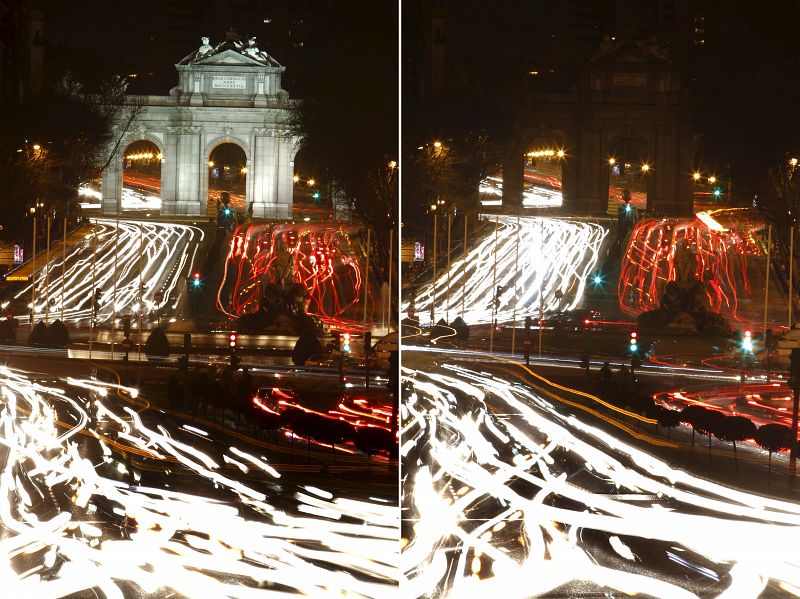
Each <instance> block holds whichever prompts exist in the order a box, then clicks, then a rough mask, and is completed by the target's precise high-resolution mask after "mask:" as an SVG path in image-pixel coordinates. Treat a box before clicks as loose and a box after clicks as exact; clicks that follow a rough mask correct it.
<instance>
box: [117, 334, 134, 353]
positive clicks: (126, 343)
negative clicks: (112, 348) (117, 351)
mask: <svg viewBox="0 0 800 599" xmlns="http://www.w3.org/2000/svg"><path fill="white" fill-rule="evenodd" d="M119 346H120V347H121V348H122V351H124V352H129V351H131V350H132V349H133V341H131V340H130V339H129V338H128V337H125V339H123V340H122V343H120V344H119Z"/></svg>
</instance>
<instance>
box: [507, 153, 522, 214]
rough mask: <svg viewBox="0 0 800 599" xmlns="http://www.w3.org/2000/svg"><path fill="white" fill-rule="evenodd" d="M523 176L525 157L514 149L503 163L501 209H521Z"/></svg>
mask: <svg viewBox="0 0 800 599" xmlns="http://www.w3.org/2000/svg"><path fill="white" fill-rule="evenodd" d="M524 176H525V156H524V155H523V153H522V150H521V149H519V148H516V147H515V148H514V152H513V154H512V155H511V157H510V158H508V159H507V160H506V161H505V162H504V163H503V208H505V209H507V210H512V211H516V210H518V209H520V208H522V191H523V189H524Z"/></svg>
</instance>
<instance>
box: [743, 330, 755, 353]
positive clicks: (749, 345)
mask: <svg viewBox="0 0 800 599" xmlns="http://www.w3.org/2000/svg"><path fill="white" fill-rule="evenodd" d="M742 350H743V351H753V333H752V332H751V331H750V330H749V329H748V330H746V331H745V332H744V337H742Z"/></svg>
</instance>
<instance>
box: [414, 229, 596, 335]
mask: <svg viewBox="0 0 800 599" xmlns="http://www.w3.org/2000/svg"><path fill="white" fill-rule="evenodd" d="M487 218H489V220H490V222H491V221H494V220H495V218H496V219H497V220H498V223H499V229H498V234H497V244H496V245H497V247H496V248H495V235H494V230H492V232H491V233H490V234H487V236H486V238H485V239H484V240H483V241H482V242H481V243H480V244H479V245H478V246H477V247H476V248H474V249H473V250H472V251H470V252H469V253H468V254H467V256H466V268H465V267H464V259H459V260H456V261H455V262H454V263H453V264H452V265H451V268H450V272H449V302H448V273H447V271H444V272H442V273H441V275H440V276H439V278H438V279H437V281H436V286H435V294H434V290H433V288H432V286H431V285H427V286H425V287H424V288H423V289H422V290H421V291H420V293H419V295H418V296H417V297H416V298H415V300H414V313H415V315H416V317H417V318H418V319H419V321H420V324H421V325H423V326H425V325H427V324H430V321H431V302H432V301H434V302H435V306H434V308H435V314H434V321H436V320H438V319H439V318H445V319H446V320H447V321H448V322H450V321H451V320H452V319H454V318H455V317H456V316H460V315H461V306H462V302H463V304H464V315H463V317H464V320H465V321H466V322H467V323H469V324H486V323H490V322H491V321H492V301H493V300H494V298H495V288H494V287H493V285H492V282H493V276H492V269H493V268H494V260H495V252H496V253H497V282H496V284H497V286H500V287H502V291H501V293H500V296H499V298H498V299H499V300H500V305H499V308H498V311H497V322H498V323H503V322H511V321H512V320H513V315H514V292H515V290H514V280H515V276H516V275H517V273H516V272H515V261H516V251H515V250H516V243H517V233H518V232H519V273H518V280H517V284H516V292H517V294H518V297H517V302H516V306H517V319H518V320H519V319H524V318H525V317H526V316H532V317H536V318H538V315H539V304H540V302H543V303H544V311H545V312H551V311H554V310H557V309H558V308H559V304H560V306H561V309H562V310H572V309H574V308H575V307H577V306H578V305H579V303H580V302H581V300H582V299H583V293H584V289H585V287H586V283H587V280H588V278H589V277H590V275H591V274H592V273H593V272H594V269H595V267H596V266H597V262H598V259H599V253H600V247H601V245H602V243H603V240H604V239H605V237H606V235H607V234H608V230H607V229H604V228H603V227H602V226H600V225H599V224H597V223H591V222H584V221H578V220H570V219H557V218H546V217H519V226H518V225H517V217H516V216H496V217H487ZM540 289H541V295H540ZM557 291H561V293H562V294H563V299H562V300H561V302H559V300H558V299H557V298H556V297H555V295H556V292H557ZM448 304H449V313H448V309H447V307H448ZM408 310H409V305H408V304H406V305H404V306H403V308H402V312H403V317H405V316H406V315H407V314H408Z"/></svg>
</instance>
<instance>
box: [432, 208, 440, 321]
mask: <svg viewBox="0 0 800 599" xmlns="http://www.w3.org/2000/svg"><path fill="white" fill-rule="evenodd" d="M438 230H439V220H438V215H437V214H436V212H434V213H433V282H432V283H431V326H433V325H434V324H436V320H435V315H436V313H435V312H434V310H435V309H436V245H437V244H436V241H437V239H436V234H437V232H438Z"/></svg>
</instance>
